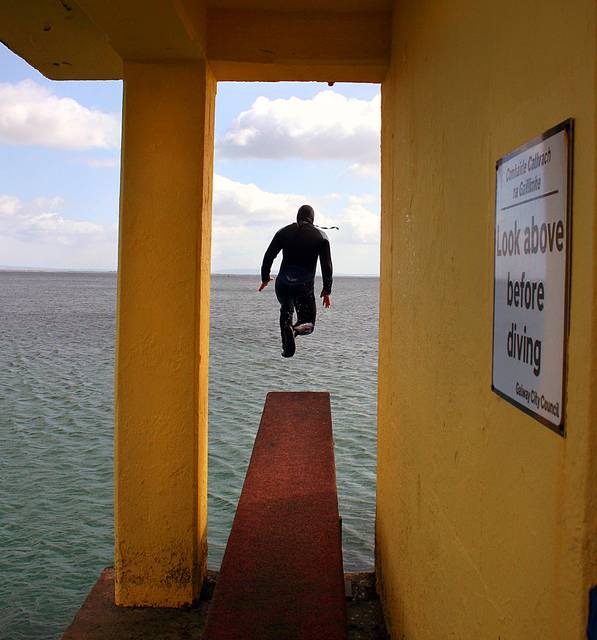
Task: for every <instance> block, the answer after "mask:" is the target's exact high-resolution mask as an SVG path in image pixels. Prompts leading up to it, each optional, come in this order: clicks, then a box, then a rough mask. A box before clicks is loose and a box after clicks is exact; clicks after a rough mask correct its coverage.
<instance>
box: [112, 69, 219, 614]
mask: <svg viewBox="0 0 597 640" xmlns="http://www.w3.org/2000/svg"><path fill="white" fill-rule="evenodd" d="M214 97H215V82H214V80H213V77H212V75H211V72H210V70H209V68H208V67H207V65H206V64H205V63H204V62H177V63H125V88H124V143H123V154H122V156H123V158H122V187H121V189H122V191H121V216H120V254H119V272H118V331H117V334H118V335H117V379H116V463H115V476H116V478H115V480H116V497H115V503H116V601H117V603H118V604H123V605H161V606H180V605H183V604H187V603H190V602H192V600H193V598H194V597H195V596H196V595H197V593H198V588H199V586H200V584H201V580H202V577H203V573H204V571H205V566H206V527H207V499H206V496H207V357H208V346H209V344H208V343H209V272H210V235H211V192H212V179H211V176H212V164H213V162H212V153H213V116H214Z"/></svg>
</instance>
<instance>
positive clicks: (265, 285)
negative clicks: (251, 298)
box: [259, 278, 272, 291]
mask: <svg viewBox="0 0 597 640" xmlns="http://www.w3.org/2000/svg"><path fill="white" fill-rule="evenodd" d="M271 281H272V279H271V278H268V279H267V280H266V281H265V282H262V283H261V285H260V287H259V291H263V290H264V289H265V287H267V285H268V284H269V283H270V282H271Z"/></svg>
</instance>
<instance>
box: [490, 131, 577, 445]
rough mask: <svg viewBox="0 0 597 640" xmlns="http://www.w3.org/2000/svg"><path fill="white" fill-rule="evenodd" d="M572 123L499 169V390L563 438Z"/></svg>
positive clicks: (496, 336) (494, 384)
mask: <svg viewBox="0 0 597 640" xmlns="http://www.w3.org/2000/svg"><path fill="white" fill-rule="evenodd" d="M571 168H572V120H567V121H566V122H563V123H562V124H560V125H558V126H557V127H554V128H553V129H550V130H549V131H547V132H546V133H544V134H543V135H542V136H540V137H539V138H537V139H535V140H532V141H530V142H529V143H527V144H525V145H524V146H522V147H520V148H519V149H516V150H515V151H513V152H512V153H510V154H508V155H507V156H505V157H503V158H501V159H500V160H498V162H497V163H496V200H495V201H496V206H495V246H494V264H495V268H494V307H493V379H492V388H493V390H494V391H495V392H496V393H498V394H499V395H501V396H502V397H504V398H505V399H506V400H508V401H510V402H512V403H513V404H515V405H516V406H517V407H519V408H520V409H522V410H523V411H525V412H527V413H530V414H531V415H533V416H534V417H536V418H537V419H539V420H540V421H541V422H543V423H544V424H547V425H548V426H550V427H551V428H552V429H554V430H556V431H558V432H559V433H561V434H563V433H564V383H565V380H564V379H565V359H566V339H567V322H568V292H569V286H568V262H569V254H570V246H569V245H570V215H571V211H570V209H571V207H570V200H571V179H572V175H571V174H572V172H571Z"/></svg>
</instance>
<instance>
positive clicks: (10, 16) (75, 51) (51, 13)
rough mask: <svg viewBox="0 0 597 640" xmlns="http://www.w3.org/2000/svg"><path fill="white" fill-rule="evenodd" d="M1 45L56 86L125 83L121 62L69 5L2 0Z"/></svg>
mask: <svg viewBox="0 0 597 640" xmlns="http://www.w3.org/2000/svg"><path fill="white" fill-rule="evenodd" d="M0 40H2V42H3V43H4V44H5V45H6V46H7V47H8V48H9V49H11V50H12V51H14V52H15V53H16V54H18V55H19V56H21V57H22V58H24V59H25V60H27V62H29V64H31V65H32V66H34V67H35V68H36V69H37V70H38V71H40V72H41V73H43V74H44V75H45V76H46V77H48V78H51V79H52V80H75V79H83V78H84V79H88V80H108V79H116V78H121V77H122V60H121V58H120V56H119V55H118V54H117V53H116V52H115V51H114V49H113V48H112V47H111V46H110V43H109V42H108V40H107V39H106V37H105V35H104V33H103V32H102V31H101V30H100V29H99V28H98V27H97V26H96V25H95V24H94V23H93V22H92V21H91V20H90V19H89V17H88V16H87V15H86V14H85V13H84V12H83V11H82V10H81V8H80V7H79V6H78V5H77V4H76V3H74V2H71V1H70V0H69V1H68V2H66V1H64V2H57V1H56V0H27V2H22V1H21V0H3V2H0Z"/></svg>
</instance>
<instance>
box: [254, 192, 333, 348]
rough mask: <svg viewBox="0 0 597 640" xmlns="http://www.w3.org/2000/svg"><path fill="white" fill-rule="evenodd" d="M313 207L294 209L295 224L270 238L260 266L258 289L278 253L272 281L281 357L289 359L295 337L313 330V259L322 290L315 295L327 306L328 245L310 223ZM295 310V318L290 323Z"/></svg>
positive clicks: (264, 283) (266, 279) (329, 288)
mask: <svg viewBox="0 0 597 640" xmlns="http://www.w3.org/2000/svg"><path fill="white" fill-rule="evenodd" d="M314 219H315V212H314V211H313V207H310V206H309V205H308V204H304V205H303V206H302V207H300V209H299V210H298V213H297V215H296V222H293V223H292V224H289V225H288V226H286V227H283V228H282V229H280V230H279V231H278V232H277V233H276V235H275V236H274V237H273V240H272V241H271V243H270V245H269V247H268V248H267V251H266V252H265V255H264V256H263V264H262V265H261V286H260V287H259V291H262V290H263V289H264V288H265V287H267V285H268V283H269V282H270V281H271V277H270V271H271V268H272V263H273V261H274V259H275V257H276V256H277V255H278V253H280V250H281V251H282V264H281V266H280V272H279V273H278V276H277V278H276V297H277V298H278V302H279V303H280V331H281V333H282V356H283V357H284V358H292V356H293V355H294V351H295V343H294V338H295V336H306V335H309V334H310V333H313V329H314V328H315V316H316V306H315V295H314V293H313V286H314V281H315V269H316V268H317V258H318V257H319V263H320V265H321V275H322V277H323V289H322V290H321V293H320V295H319V297H320V298H323V306H324V307H325V308H326V309H327V308H329V307H330V305H331V300H330V295H331V292H332V257H331V254H330V242H329V240H328V237H327V236H326V234H325V233H324V232H323V231H321V229H319V228H317V227H316V226H315V225H314V224H313V221H314ZM295 309H296V314H297V319H296V322H295V323H294V324H293V323H292V321H293V314H294V310H295Z"/></svg>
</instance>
